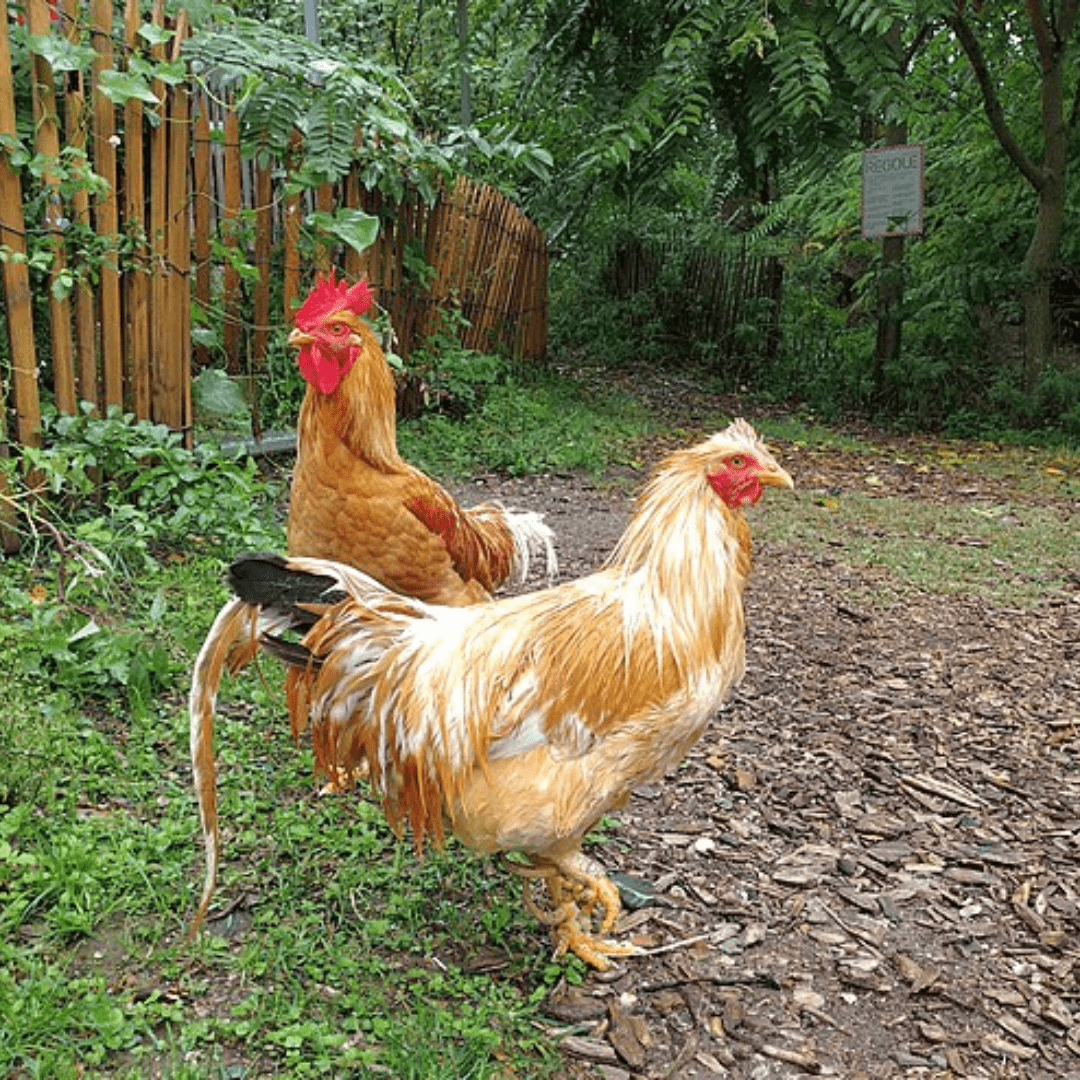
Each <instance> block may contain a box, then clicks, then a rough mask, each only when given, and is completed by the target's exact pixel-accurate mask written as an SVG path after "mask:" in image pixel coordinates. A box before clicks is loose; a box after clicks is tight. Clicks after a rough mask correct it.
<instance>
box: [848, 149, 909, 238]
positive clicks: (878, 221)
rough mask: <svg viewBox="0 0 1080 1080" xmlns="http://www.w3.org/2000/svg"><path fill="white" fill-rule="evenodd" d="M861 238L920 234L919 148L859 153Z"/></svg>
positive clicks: (875, 150)
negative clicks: (861, 158)
mask: <svg viewBox="0 0 1080 1080" xmlns="http://www.w3.org/2000/svg"><path fill="white" fill-rule="evenodd" d="M862 176H863V182H862V234H863V237H864V238H865V239H867V240H877V239H881V238H883V237H886V236H921V235H922V231H923V148H922V145H921V144H916V145H914V146H882V147H878V148H876V149H874V150H866V151H864V152H863V169H862Z"/></svg>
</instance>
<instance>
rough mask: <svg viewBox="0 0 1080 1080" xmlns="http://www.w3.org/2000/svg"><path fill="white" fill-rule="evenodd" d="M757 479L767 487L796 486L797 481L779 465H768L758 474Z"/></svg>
mask: <svg viewBox="0 0 1080 1080" xmlns="http://www.w3.org/2000/svg"><path fill="white" fill-rule="evenodd" d="M757 481H758V483H759V484H762V485H764V486H766V487H780V488H794V487H795V481H794V480H792V479H791V475H790V474H789V473H788V472H787V471H786V470H784V469H781V468H780V466H779V465H777V464H775V463H774V464H772V465H767V466H766V467H765V468H764V469H762V470H761V471H760V472H759V473H758V474H757Z"/></svg>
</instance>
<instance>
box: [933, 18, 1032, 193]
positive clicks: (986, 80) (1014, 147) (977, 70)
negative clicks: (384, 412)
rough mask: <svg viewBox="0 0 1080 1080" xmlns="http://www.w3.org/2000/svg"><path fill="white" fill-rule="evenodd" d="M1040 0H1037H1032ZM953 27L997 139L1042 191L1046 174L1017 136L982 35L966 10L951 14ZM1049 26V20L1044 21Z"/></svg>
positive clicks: (950, 26) (1010, 158) (1026, 176)
mask: <svg viewBox="0 0 1080 1080" xmlns="http://www.w3.org/2000/svg"><path fill="white" fill-rule="evenodd" d="M1031 2H1032V3H1037V0H1031ZM946 23H947V25H948V27H949V29H950V30H952V32H953V33H954V34H955V35H956V39H957V41H959V42H960V46H961V48H963V50H964V52H965V53H966V54H967V58H968V62H969V63H970V64H971V70H972V71H973V72H974V74H975V81H976V82H977V83H978V84H979V90H980V91H981V92H982V99H983V108H984V109H985V110H986V116H987V119H988V120H989V121H990V127H991V128H992V129H993V132H994V135H995V136H996V137H997V141H998V142H999V143H1000V144H1001V148H1002V150H1004V151H1005V153H1006V155H1007V156H1008V158H1009V160H1010V161H1011V162H1012V163H1013V164H1014V165H1015V166H1016V167H1017V169H1019V170H1020V173H1021V175H1022V176H1023V177H1024V178H1025V179H1026V180H1027V181H1028V183H1030V184H1031V186H1032V187H1033V188H1035V190H1036V191H1041V190H1042V189H1043V187H1044V186H1045V185H1046V176H1045V174H1044V173H1043V171H1042V170H1041V169H1040V168H1039V167H1038V166H1037V165H1036V164H1035V162H1033V161H1032V160H1031V158H1029V157H1028V156H1027V154H1025V153H1024V148H1023V147H1022V146H1021V145H1020V143H1019V142H1017V140H1016V136H1015V135H1013V133H1012V132H1011V131H1010V130H1009V125H1008V122H1007V121H1006V120H1005V113H1004V111H1003V110H1002V108H1001V101H1000V99H999V98H998V94H997V89H996V87H995V86H994V82H993V80H992V79H991V77H990V69H989V68H988V67H987V65H986V57H985V56H984V55H983V51H982V46H981V45H980V44H979V39H978V38H977V37H975V34H974V33H973V32H972V29H971V27H970V26H969V25H968V23H967V20H966V19H965V18H964V16H963V15H962V14H956V15H950V16H949V17H948V18H947V19H946ZM1044 27H1045V24H1044Z"/></svg>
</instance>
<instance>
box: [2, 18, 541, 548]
mask: <svg viewBox="0 0 1080 1080" xmlns="http://www.w3.org/2000/svg"><path fill="white" fill-rule="evenodd" d="M56 2H57V3H62V4H63V10H64V11H65V12H66V13H67V14H68V16H70V17H69V18H68V19H67V20H66V22H64V23H63V24H62V25H65V26H70V27H74V26H76V25H77V23H78V20H77V19H76V18H75V15H77V14H78V8H79V4H80V3H86V2H88V3H89V5H90V7H89V17H90V26H91V29H92V34H91V43H92V44H93V47H94V48H95V50H96V51H97V58H96V60H95V62H94V64H93V68H92V71H91V72H90V74H89V77H88V78H87V77H84V75H83V74H82V73H78V72H68V73H65V86H64V93H63V95H62V98H63V107H62V110H60V109H58V104H57V98H58V95H57V93H56V87H57V81H56V79H55V77H54V73H53V72H52V71H51V70H50V69H49V65H48V63H47V62H46V61H45V60H44V58H42V57H41V56H35V57H34V70H33V101H34V121H35V122H34V128H35V145H34V147H33V149H34V150H35V151H36V152H37V153H39V154H41V155H42V156H43V158H44V159H45V160H48V161H59V160H60V159H61V154H62V151H63V150H64V149H68V150H69V151H75V152H78V151H85V154H86V158H87V161H88V165H89V167H90V168H92V170H93V172H94V173H95V174H96V175H97V176H99V177H101V178H102V179H103V180H104V181H105V193H104V194H102V195H96V196H93V197H90V196H88V195H87V193H86V191H85V190H83V191H81V192H79V191H77V192H76V193H75V194H74V195H72V196H70V197H68V196H66V195H65V193H64V190H62V188H61V185H60V179H59V177H58V176H57V175H53V173H51V172H49V171H48V170H47V171H46V172H45V174H44V175H43V176H42V178H41V181H40V184H41V185H43V186H44V194H45V196H46V199H45V202H46V205H47V211H46V216H45V220H44V222H43V223H42V226H41V227H42V228H43V229H44V230H45V239H46V241H47V242H48V243H49V244H50V251H51V256H52V257H51V267H50V272H49V278H48V282H47V286H48V298H47V300H45V299H43V298H42V297H40V296H38V297H35V296H33V295H32V294H31V281H32V278H31V275H30V272H29V270H28V267H27V263H26V260H25V258H23V256H25V255H26V253H27V249H28V244H27V239H28V236H27V231H26V230H27V224H26V222H25V221H24V201H25V200H27V199H29V198H31V197H32V196H34V195H37V194H39V193H40V192H39V191H38V189H36V188H35V187H34V185H35V184H37V183H38V181H35V180H28V179H27V178H26V177H25V176H23V175H20V173H19V172H18V171H17V170H15V169H14V168H13V167H12V165H11V161H10V157H9V154H8V153H7V151H6V150H5V148H4V146H3V145H0V253H2V254H4V255H5V257H4V258H3V259H2V265H3V280H2V286H3V295H2V298H0V299H2V312H3V316H4V321H5V323H6V330H7V335H8V340H9V343H10V352H9V365H8V367H9V371H10V375H8V373H6V372H3V369H2V368H0V406H3V407H0V453H3V452H5V451H6V449H7V443H8V441H9V440H10V441H12V442H16V443H23V444H30V445H33V444H36V443H37V442H38V441H39V439H40V428H41V396H42V394H43V393H51V395H52V399H53V401H54V402H55V404H56V407H57V408H58V409H59V410H60V411H61V412H65V413H72V412H74V411H75V410H76V409H77V408H78V407H79V402H88V403H90V406H91V407H92V408H93V409H95V410H98V411H101V410H104V409H105V408H107V407H109V406H112V405H117V406H121V407H122V408H123V409H125V410H126V411H130V412H132V413H133V414H134V415H135V416H136V417H137V418H139V419H149V420H153V421H155V422H160V423H164V424H167V425H168V426H169V427H171V428H173V429H175V430H177V431H181V432H183V433H184V434H185V437H186V438H187V439H188V440H189V441H190V439H191V436H192V431H193V416H192V400H191V381H192V371H193V368H194V369H196V370H197V369H198V368H199V366H201V365H205V364H206V363H208V362H209V361H210V359H211V355H210V352H209V351H208V350H207V348H206V347H205V345H202V344H200V345H196V346H195V347H194V348H193V333H192V330H193V327H192V308H193V307H194V308H195V309H196V311H197V312H200V313H203V315H208V316H209V320H210V322H211V323H214V322H215V321H216V322H217V323H218V325H219V326H220V328H221V330H220V340H219V344H218V346H217V351H218V352H219V354H223V356H224V362H225V365H226V368H227V370H228V371H229V372H230V373H231V374H234V375H246V376H250V375H255V376H256V377H257V376H258V374H259V372H260V371H261V370H262V367H263V364H264V360H265V357H266V353H267V348H268V344H269V340H270V336H271V334H272V333H273V332H274V331H280V330H281V329H282V328H284V327H285V326H287V325H289V324H290V323H291V321H292V312H293V311H294V310H295V305H296V303H297V302H298V301H299V300H300V298H301V296H302V294H303V292H306V290H307V288H308V287H309V286H310V284H311V282H312V279H313V277H314V273H315V271H316V270H321V271H324V272H325V271H329V270H330V269H331V268H332V267H335V268H336V269H337V270H338V272H339V273H344V275H345V276H346V277H347V278H348V279H350V280H355V279H357V278H358V277H359V276H361V275H366V276H367V277H368V279H369V281H370V282H371V283H372V285H373V286H374V287H375V288H376V293H377V297H378V300H379V303H380V305H381V306H382V307H383V308H384V309H386V311H387V312H388V314H389V316H390V322H391V325H392V326H393V328H394V330H395V333H396V337H397V343H396V348H397V351H398V352H399V353H401V354H403V355H406V356H407V355H408V353H409V351H410V349H411V348H412V347H413V346H414V345H415V344H416V343H417V342H419V341H422V340H423V339H424V337H425V336H426V335H428V334H430V333H432V332H433V331H435V330H436V329H438V327H439V320H440V318H441V315H442V313H443V312H444V311H445V310H446V309H447V308H448V307H449V306H454V307H456V308H458V309H459V310H460V311H461V313H462V314H463V315H464V316H465V319H466V320H467V323H468V325H467V326H465V327H464V328H463V329H461V328H460V327H459V324H458V323H457V322H455V323H454V324H453V327H454V329H455V331H456V332H457V331H460V334H459V336H461V337H462V344H463V345H465V346H466V347H469V348H478V349H483V350H492V349H507V350H511V351H513V352H514V353H516V354H518V355H520V356H523V357H525V358H530V359H537V358H539V357H540V356H542V355H543V352H544V348H545V344H546V334H547V270H548V255H547V248H546V243H545V239H544V237H543V235H542V233H541V232H540V231H539V230H538V229H537V228H536V226H535V225H534V224H533V223H532V222H530V221H529V220H528V218H526V217H525V215H524V214H523V213H522V212H521V210H520V209H519V208H518V207H516V206H515V205H514V204H513V203H512V202H510V201H509V200H508V199H506V198H505V197H504V196H502V195H501V194H500V193H498V192H496V191H494V190H493V189H491V188H489V187H486V186H485V185H482V184H477V183H475V182H473V181H471V180H469V179H467V178H464V177H461V178H459V179H458V180H457V182H456V183H455V184H453V185H451V186H448V187H446V188H445V189H444V190H443V191H442V192H441V193H440V195H439V197H438V198H437V200H436V202H435V204H434V205H432V206H428V205H426V204H425V203H424V202H423V201H422V200H421V199H420V198H419V196H417V195H416V194H415V193H410V194H407V195H406V196H405V198H404V199H403V200H402V201H401V202H399V203H395V204H391V203H389V202H388V201H387V200H386V199H385V198H384V197H382V196H381V195H379V194H378V193H373V192H369V191H367V190H365V189H364V187H363V185H362V184H361V182H360V177H359V172H358V171H357V170H354V171H353V172H351V173H350V174H348V175H346V176H345V177H343V178H342V179H341V180H340V181H339V182H337V183H335V184H325V185H323V186H322V187H320V188H317V189H316V190H315V191H313V192H308V193H307V194H306V195H305V194H290V195H287V194H286V181H287V180H288V178H289V174H290V170H291V169H292V167H293V164H294V161H293V157H294V156H295V157H297V158H298V157H299V155H300V152H301V150H302V144H301V141H300V135H299V133H295V134H294V142H293V152H292V153H291V154H290V155H289V157H288V158H287V159H286V160H285V161H284V162H273V161H264V160H262V159H261V158H260V159H258V160H256V159H255V158H252V157H247V158H245V157H244V156H243V155H242V153H241V147H240V135H239V118H238V116H237V113H236V111H235V110H234V109H233V108H231V107H230V106H229V105H228V103H220V102H211V101H208V100H207V99H206V97H205V96H204V95H202V94H201V93H199V92H198V91H197V89H196V88H195V84H194V83H193V82H192V83H188V84H179V85H175V86H166V85H165V84H164V83H162V82H160V81H159V82H155V83H154V85H153V90H154V92H155V94H156V96H157V98H158V102H159V104H154V105H146V104H144V103H143V102H141V101H139V100H137V99H131V100H129V102H128V103H127V105H126V106H124V107H123V108H122V109H120V108H117V107H115V106H114V105H113V104H112V103H111V102H110V101H109V99H108V98H107V97H106V95H105V94H104V93H102V92H101V91H100V90H99V87H98V82H99V78H100V73H101V72H103V71H106V70H108V69H110V68H112V67H114V59H115V58H114V56H113V45H112V42H113V25H112V19H113V14H112V4H111V0H56ZM27 21H28V28H29V29H30V31H31V33H35V34H46V33H49V32H50V23H51V14H50V6H49V0H27ZM149 21H150V22H152V23H154V24H156V25H157V26H158V27H162V26H165V25H166V19H165V14H164V2H163V0H154V5H153V8H152V10H151V14H150V16H149ZM142 23H143V16H141V15H140V5H139V4H138V2H137V0H126V8H125V11H124V16H123V32H122V34H118V36H117V40H118V41H119V40H121V39H122V40H123V41H124V43H125V48H124V55H123V56H122V57H121V59H120V62H119V64H118V65H117V66H121V67H122V66H124V65H125V64H126V63H127V60H128V58H129V57H131V56H134V55H136V53H137V50H138V48H139V47H140V46H139V44H138V43H139V42H140V40H141V39H140V36H139V30H140V28H141V26H142ZM58 25H61V24H57V23H53V24H52V30H51V32H52V33H57V32H58V30H57V26H58ZM167 25H168V27H169V29H170V30H171V31H172V36H171V39H170V40H169V41H168V42H166V43H163V44H159V45H155V46H153V47H152V49H150V50H149V51H150V53H151V55H152V56H153V57H154V58H157V59H176V58H178V57H181V56H182V46H183V41H184V38H185V37H186V35H187V34H188V32H189V31H188V22H187V17H186V15H185V13H184V11H183V9H181V10H180V12H179V14H178V15H177V16H176V17H175V19H170V20H169V21H168V23H167ZM117 29H119V28H117ZM72 33H74V31H73V32H72ZM14 102H15V85H14V75H13V73H12V65H11V56H10V45H9V39H8V20H7V19H0V139H3V138H4V137H11V138H14V137H15V136H16V134H17V133H16V115H15V104H14ZM60 111H62V112H63V115H62V116H61V115H60ZM118 114H119V115H118ZM118 132H122V137H121V136H120V135H119V134H118ZM24 184H25V186H24ZM338 207H348V208H351V209H361V210H365V211H367V212H368V213H372V214H375V215H377V216H378V217H379V220H380V231H379V237H378V240H377V241H376V243H375V244H374V245H373V246H372V247H371V248H368V249H367V250H366V251H364V252H363V253H357V252H356V251H355V250H353V249H352V248H348V247H345V248H344V250H342V248H341V247H340V246H339V247H334V246H333V245H332V244H331V243H330V242H329V241H327V242H324V243H322V244H316V245H315V248H314V256H313V257H312V256H311V255H310V254H305V252H306V251H310V248H304V246H303V245H302V242H301V219H302V218H303V216H304V215H305V214H306V213H307V212H308V211H310V210H333V209H335V208H338ZM68 223H75V224H76V225H78V226H80V227H81V228H82V230H83V231H82V233H81V236H82V237H84V239H85V238H86V237H87V236H89V235H90V234H89V233H88V232H87V230H92V235H93V242H94V245H95V246H96V248H97V249H98V251H99V252H104V253H105V254H104V257H103V258H100V259H99V261H98V263H97V265H96V269H95V272H94V273H86V272H82V271H85V270H86V269H87V267H86V266H85V265H83V263H85V262H86V261H87V260H85V259H84V258H82V255H83V253H82V251H80V250H79V249H78V247H77V246H75V245H73V244H72V243H71V241H70V240H69V239H68V238H67V237H66V235H65V230H66V228H67V227H68ZM41 242H42V241H41V240H39V241H38V245H39V246H40V243H41ZM415 250H420V251H423V253H424V255H425V257H426V259H427V260H428V262H429V263H430V264H431V266H432V267H433V269H434V276H433V279H432V280H431V282H430V283H429V284H428V285H427V287H426V288H422V287H420V286H419V285H418V284H417V283H416V281H415V276H414V275H411V274H410V273H409V256H410V255H411V253H412V252H413V251H415ZM238 262H239V263H240V264H243V263H247V264H249V265H251V266H253V267H254V273H253V274H252V275H248V274H244V275H243V276H242V275H241V273H240V272H239V270H238V268H237V263H238ZM72 276H73V277H74V287H73V288H70V289H68V288H65V282H67V283H68V284H70V282H71V279H72ZM44 322H47V323H48V326H47V328H46V327H45V326H44V325H42V324H43V323H44ZM35 323H37V335H36V336H35ZM46 342H47V345H46ZM42 352H43V353H45V354H46V355H47V360H46V361H45V362H41V360H40V358H39V355H38V354H39V353H42ZM5 414H9V415H10V417H11V418H12V421H13V423H12V426H11V430H10V431H6V430H5V426H4V425H5V419H6V416H5ZM2 524H3V523H2V522H0V527H2Z"/></svg>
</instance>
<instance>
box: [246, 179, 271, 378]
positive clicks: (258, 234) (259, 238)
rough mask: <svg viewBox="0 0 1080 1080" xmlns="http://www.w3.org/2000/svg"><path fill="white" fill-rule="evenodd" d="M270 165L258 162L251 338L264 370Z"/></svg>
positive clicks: (256, 358)
mask: <svg viewBox="0 0 1080 1080" xmlns="http://www.w3.org/2000/svg"><path fill="white" fill-rule="evenodd" d="M271 197H272V187H271V175H270V162H269V161H268V160H267V161H263V162H259V161H256V163H255V266H256V268H257V269H258V271H259V280H258V282H257V283H256V285H255V296H254V300H255V327H254V330H253V332H252V338H251V355H252V358H253V359H254V360H255V361H256V362H257V363H258V365H259V366H260V368H261V367H262V364H263V361H264V360H265V358H266V345H267V341H268V338H269V333H270V249H271V247H272V244H273V235H272V229H273V222H272V221H271V219H270V210H271V202H270V200H271Z"/></svg>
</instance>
